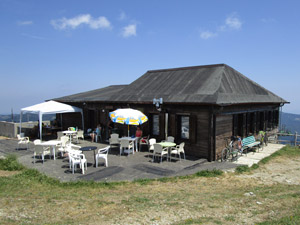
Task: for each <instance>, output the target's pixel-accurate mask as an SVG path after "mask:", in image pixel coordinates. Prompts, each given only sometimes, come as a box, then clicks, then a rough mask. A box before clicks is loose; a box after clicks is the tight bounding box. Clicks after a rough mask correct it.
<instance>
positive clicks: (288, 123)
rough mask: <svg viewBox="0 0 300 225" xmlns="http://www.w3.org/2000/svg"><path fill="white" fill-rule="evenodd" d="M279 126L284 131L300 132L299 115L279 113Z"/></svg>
mask: <svg viewBox="0 0 300 225" xmlns="http://www.w3.org/2000/svg"><path fill="white" fill-rule="evenodd" d="M281 128H282V130H284V131H287V132H291V133H295V132H296V131H297V133H298V134H300V115H299V114H292V113H285V112H283V113H282V115H281Z"/></svg>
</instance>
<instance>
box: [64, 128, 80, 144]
mask: <svg viewBox="0 0 300 225" xmlns="http://www.w3.org/2000/svg"><path fill="white" fill-rule="evenodd" d="M76 133H77V131H76V130H65V131H63V134H65V135H68V136H69V141H70V143H71V142H72V137H73V135H74V134H76Z"/></svg>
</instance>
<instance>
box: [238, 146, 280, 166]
mask: <svg viewBox="0 0 300 225" xmlns="http://www.w3.org/2000/svg"><path fill="white" fill-rule="evenodd" d="M284 146H285V145H282V144H272V143H268V145H267V146H264V147H263V148H260V149H259V150H258V151H256V152H248V154H243V155H242V156H239V158H238V160H237V161H235V162H233V163H234V164H238V165H247V166H249V167H251V166H252V165H253V164H255V163H258V162H259V161H260V160H262V159H263V158H266V157H268V156H269V155H272V154H273V153H274V152H276V151H278V150H279V149H281V148H283V147H284Z"/></svg>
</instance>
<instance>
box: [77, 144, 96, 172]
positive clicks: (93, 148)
mask: <svg viewBox="0 0 300 225" xmlns="http://www.w3.org/2000/svg"><path fill="white" fill-rule="evenodd" d="M96 149H97V147H96V146H85V147H82V148H80V149H79V150H80V151H82V152H86V151H94V167H96V152H95V150H96Z"/></svg>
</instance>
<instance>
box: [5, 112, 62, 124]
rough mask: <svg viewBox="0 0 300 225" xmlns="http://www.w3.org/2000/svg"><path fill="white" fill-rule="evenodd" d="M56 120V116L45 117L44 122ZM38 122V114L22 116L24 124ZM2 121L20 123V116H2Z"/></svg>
mask: <svg viewBox="0 0 300 225" xmlns="http://www.w3.org/2000/svg"><path fill="white" fill-rule="evenodd" d="M55 118H56V115H55V114H49V115H43V120H54V119H55ZM12 120H13V121H12ZM38 120H39V116H38V114H31V113H26V114H25V115H23V116H22V122H28V121H38ZM0 121H7V122H15V123H18V122H20V114H14V115H13V116H12V115H11V114H9V115H0Z"/></svg>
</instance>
